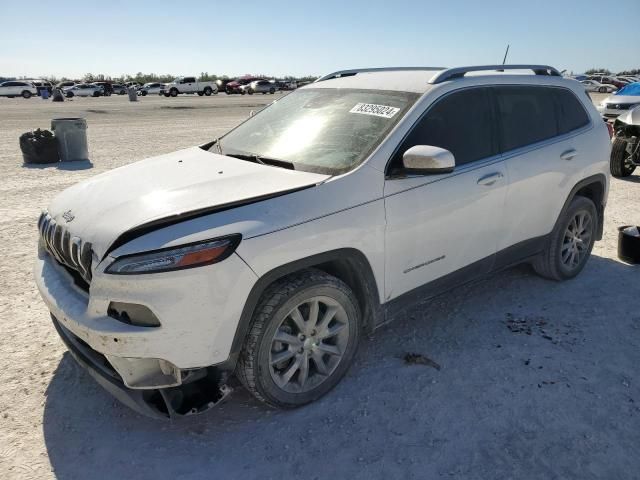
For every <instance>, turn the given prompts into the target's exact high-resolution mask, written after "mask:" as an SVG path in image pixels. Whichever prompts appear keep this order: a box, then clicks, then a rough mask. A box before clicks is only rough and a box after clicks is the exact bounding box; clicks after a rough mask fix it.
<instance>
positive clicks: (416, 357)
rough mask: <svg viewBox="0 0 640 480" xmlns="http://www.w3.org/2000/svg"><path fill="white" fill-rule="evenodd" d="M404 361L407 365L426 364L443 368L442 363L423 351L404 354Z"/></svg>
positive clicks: (437, 368)
mask: <svg viewBox="0 0 640 480" xmlns="http://www.w3.org/2000/svg"><path fill="white" fill-rule="evenodd" d="M404 363H406V364H407V365H426V366H427V367H433V368H435V369H436V370H440V369H441V368H442V367H441V366H440V364H438V363H436V362H434V361H433V360H431V359H430V358H428V357H425V356H424V355H422V354H421V353H406V354H405V356H404Z"/></svg>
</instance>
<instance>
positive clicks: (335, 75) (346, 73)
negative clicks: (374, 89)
mask: <svg viewBox="0 0 640 480" xmlns="http://www.w3.org/2000/svg"><path fill="white" fill-rule="evenodd" d="M445 69H446V67H382V68H352V69H349V70H338V71H337V72H333V73H330V74H328V75H323V76H322V77H320V78H318V79H317V80H316V82H322V81H324V80H331V79H334V78H341V77H352V76H353V75H356V74H358V73H367V72H398V71H400V72H406V71H420V70H422V71H438V70H445Z"/></svg>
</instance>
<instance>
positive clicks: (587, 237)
mask: <svg viewBox="0 0 640 480" xmlns="http://www.w3.org/2000/svg"><path fill="white" fill-rule="evenodd" d="M592 236H593V219H592V218H591V214H590V213H589V212H587V211H579V212H578V213H576V215H575V216H574V217H573V218H572V219H571V221H570V222H569V225H568V226H567V229H566V230H565V233H564V240H563V242H562V248H561V250H560V260H561V261H562V264H563V265H564V266H565V267H566V268H568V269H569V270H574V269H575V268H577V267H578V266H579V265H580V264H581V263H582V261H583V260H584V258H585V257H586V255H587V254H588V252H589V247H590V246H591V237H592Z"/></svg>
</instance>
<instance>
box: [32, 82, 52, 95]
mask: <svg viewBox="0 0 640 480" xmlns="http://www.w3.org/2000/svg"><path fill="white" fill-rule="evenodd" d="M29 82H30V83H32V84H33V85H34V86H35V87H36V90H38V95H40V96H41V95H42V92H43V91H44V90H46V91H47V92H48V93H51V92H52V91H53V85H51V82H50V81H48V80H42V79H36V80H29Z"/></svg>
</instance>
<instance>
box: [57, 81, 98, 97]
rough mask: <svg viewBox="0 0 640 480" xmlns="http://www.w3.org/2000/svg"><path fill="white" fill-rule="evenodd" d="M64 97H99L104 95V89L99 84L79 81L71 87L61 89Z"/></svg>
mask: <svg viewBox="0 0 640 480" xmlns="http://www.w3.org/2000/svg"><path fill="white" fill-rule="evenodd" d="M63 93H64V95H65V97H67V98H71V97H99V96H100V95H104V90H103V88H102V87H101V86H100V85H93V84H90V83H79V84H78V85H74V86H73V87H67V88H65V89H64V90H63Z"/></svg>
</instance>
